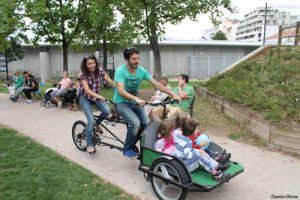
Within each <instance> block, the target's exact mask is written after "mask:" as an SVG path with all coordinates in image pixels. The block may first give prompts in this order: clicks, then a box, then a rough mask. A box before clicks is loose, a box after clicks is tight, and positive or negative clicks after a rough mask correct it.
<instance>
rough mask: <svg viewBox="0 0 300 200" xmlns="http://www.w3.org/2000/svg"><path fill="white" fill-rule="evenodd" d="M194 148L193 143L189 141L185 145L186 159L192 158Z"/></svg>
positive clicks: (184, 154) (184, 153)
mask: <svg viewBox="0 0 300 200" xmlns="http://www.w3.org/2000/svg"><path fill="white" fill-rule="evenodd" d="M192 151H193V148H192V143H191V142H190V143H187V144H186V146H185V147H184V150H183V157H184V158H185V159H190V158H192V157H193V152H192Z"/></svg>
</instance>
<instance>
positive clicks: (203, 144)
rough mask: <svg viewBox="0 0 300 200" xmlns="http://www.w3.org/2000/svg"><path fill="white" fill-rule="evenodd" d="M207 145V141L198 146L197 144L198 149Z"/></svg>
mask: <svg viewBox="0 0 300 200" xmlns="http://www.w3.org/2000/svg"><path fill="white" fill-rule="evenodd" d="M207 145H208V142H207V141H202V142H201V143H200V144H198V146H199V147H200V149H201V147H203V146H207Z"/></svg>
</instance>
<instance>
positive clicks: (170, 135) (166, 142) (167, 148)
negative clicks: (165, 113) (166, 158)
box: [154, 119, 175, 155]
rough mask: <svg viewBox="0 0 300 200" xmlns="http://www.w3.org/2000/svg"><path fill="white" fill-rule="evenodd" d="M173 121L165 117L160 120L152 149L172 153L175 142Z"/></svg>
mask: <svg viewBox="0 0 300 200" xmlns="http://www.w3.org/2000/svg"><path fill="white" fill-rule="evenodd" d="M174 130H175V123H174V121H173V120H170V119H167V120H164V121H162V123H161V124H160V126H159V128H158V134H159V138H160V139H159V140H157V141H156V142H155V144H154V149H155V150H156V151H160V152H163V153H166V154H170V155H174V151H175V142H174Z"/></svg>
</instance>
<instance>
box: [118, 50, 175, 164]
mask: <svg viewBox="0 0 300 200" xmlns="http://www.w3.org/2000/svg"><path fill="white" fill-rule="evenodd" d="M123 55H124V59H125V61H126V63H125V64H123V65H121V66H119V67H118V68H117V69H116V72H115V77H114V81H115V83H116V87H115V93H114V98H113V102H114V103H115V109H116V111H117V112H118V113H119V114H120V115H121V116H122V117H123V119H124V120H125V121H126V122H127V123H128V130H127V135H126V140H125V145H124V150H123V155H124V156H127V157H129V158H135V157H137V156H138V152H137V151H136V150H135V144H136V143H137V141H138V140H139V139H140V138H139V135H140V133H142V131H143V129H144V128H145V127H146V125H147V124H148V123H149V120H148V118H147V116H146V114H145V111H144V106H145V101H144V100H142V99H140V98H139V97H137V93H138V90H139V89H140V85H141V82H142V81H143V80H147V81H149V82H150V83H151V84H152V85H153V86H154V87H155V88H156V89H158V90H160V91H162V92H164V93H167V94H168V95H170V96H171V97H172V98H173V99H177V100H180V97H179V96H178V95H176V94H175V93H173V92H171V91H169V90H167V89H166V88H165V87H164V86H163V85H161V84H160V83H159V82H158V81H156V80H155V79H153V78H152V77H151V76H150V74H149V73H148V71H147V70H146V69H145V68H143V67H141V66H139V59H140V57H139V51H138V49H136V48H127V49H125V50H124V52H123Z"/></svg>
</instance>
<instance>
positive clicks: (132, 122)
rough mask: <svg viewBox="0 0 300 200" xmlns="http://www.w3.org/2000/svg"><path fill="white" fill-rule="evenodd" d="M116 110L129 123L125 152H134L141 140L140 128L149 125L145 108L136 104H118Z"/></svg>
mask: <svg viewBox="0 0 300 200" xmlns="http://www.w3.org/2000/svg"><path fill="white" fill-rule="evenodd" d="M115 109H116V111H117V112H118V113H119V114H120V115H121V116H122V117H123V119H124V120H125V121H126V122H127V123H128V130H127V135H126V140H125V145H124V150H127V149H132V150H133V149H134V146H135V144H136V143H137V141H138V140H139V135H138V133H139V134H140V131H141V130H140V128H144V127H146V126H147V125H148V123H149V120H148V117H147V116H146V114H145V110H144V107H142V106H139V105H137V104H134V103H117V104H115Z"/></svg>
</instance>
